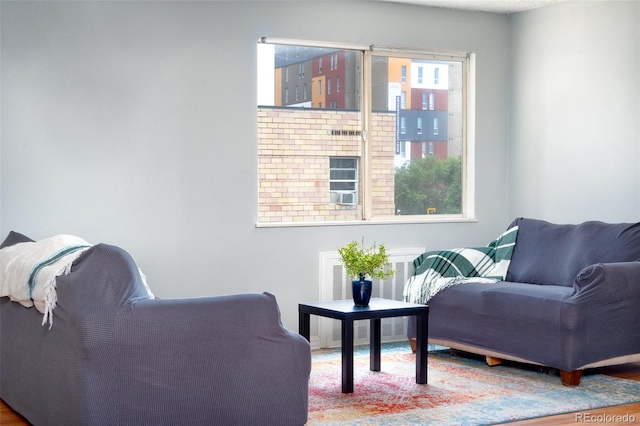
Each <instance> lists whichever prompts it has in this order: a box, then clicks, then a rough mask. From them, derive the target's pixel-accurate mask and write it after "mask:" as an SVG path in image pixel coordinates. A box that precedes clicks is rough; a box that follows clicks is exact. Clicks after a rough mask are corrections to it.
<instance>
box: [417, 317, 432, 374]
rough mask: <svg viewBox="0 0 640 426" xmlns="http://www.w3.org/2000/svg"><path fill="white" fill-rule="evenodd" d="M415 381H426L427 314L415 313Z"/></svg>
mask: <svg viewBox="0 0 640 426" xmlns="http://www.w3.org/2000/svg"><path fill="white" fill-rule="evenodd" d="M416 322H417V327H416V383H418V384H426V383H427V352H428V351H427V340H428V327H429V316H428V314H426V313H425V314H423V315H416Z"/></svg>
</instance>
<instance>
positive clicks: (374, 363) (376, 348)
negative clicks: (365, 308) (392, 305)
mask: <svg viewBox="0 0 640 426" xmlns="http://www.w3.org/2000/svg"><path fill="white" fill-rule="evenodd" d="M369 323H370V326H369V344H370V346H369V370H371V371H380V346H381V344H382V341H381V337H380V335H381V334H382V333H381V331H382V330H381V320H380V318H374V319H371V320H369Z"/></svg>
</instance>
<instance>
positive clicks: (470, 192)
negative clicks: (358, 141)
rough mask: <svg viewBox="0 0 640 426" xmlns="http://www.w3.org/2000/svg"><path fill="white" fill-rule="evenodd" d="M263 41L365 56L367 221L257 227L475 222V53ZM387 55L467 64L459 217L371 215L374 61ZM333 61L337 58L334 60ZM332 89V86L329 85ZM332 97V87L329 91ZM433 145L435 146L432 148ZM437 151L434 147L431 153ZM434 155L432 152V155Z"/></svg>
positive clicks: (364, 184) (363, 197) (362, 166)
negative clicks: (370, 131) (369, 137)
mask: <svg viewBox="0 0 640 426" xmlns="http://www.w3.org/2000/svg"><path fill="white" fill-rule="evenodd" d="M259 41H261V42H263V43H271V44H289V45H295V46H305V45H306V46H312V47H326V48H336V49H346V50H360V51H362V52H363V54H364V56H363V72H362V79H363V81H362V85H361V87H363V93H362V114H363V120H362V124H363V130H362V139H363V155H362V157H361V158H360V161H359V162H358V168H360V169H361V171H362V174H361V179H362V181H361V182H360V185H359V188H361V189H362V190H363V193H362V194H358V202H359V203H362V204H363V219H362V220H357V221H339V220H336V221H330V222H302V223H298V222H296V223H292V222H259V221H258V222H257V223H256V227H291V226H344V225H375V224H384V223H434V222H436V223H437V222H440V223H447V222H475V221H477V219H476V217H475V92H476V87H475V86H476V72H475V70H476V55H475V53H464V52H433V51H428V50H421V49H403V48H394V47H386V46H376V45H358V44H349V43H332V42H317V41H305V40H298V39H276V38H267V37H262V38H261V39H260V40H259ZM376 54H380V55H385V56H390V57H402V56H404V57H407V58H411V57H412V55H420V57H425V58H430V59H434V60H437V59H441V60H445V61H446V60H449V61H451V60H461V61H462V62H463V81H462V90H463V95H462V96H463V103H464V108H463V123H462V126H463V131H462V132H463V140H464V142H463V144H464V148H463V152H464V154H463V166H462V174H463V175H462V183H463V187H464V188H463V191H462V213H461V214H459V215H417V216H393V217H372V214H371V194H370V193H369V190H370V189H369V188H368V187H369V186H370V182H371V158H370V156H371V152H370V151H371V149H370V147H369V145H368V143H367V137H366V135H367V132H368V127H369V124H370V123H371V108H370V102H371V93H370V90H369V89H365V88H370V87H371V81H372V76H371V71H372V70H371V57H372V55H376ZM332 59H333V58H332ZM435 70H437V71H434V80H435V81H436V82H437V80H439V73H438V71H439V70H438V69H437V67H436V68H435ZM327 86H328V85H327ZM327 93H329V87H327ZM430 145H431V144H430ZM432 149H433V148H431V146H430V151H431V150H432ZM431 153H432V151H431V152H430V154H431Z"/></svg>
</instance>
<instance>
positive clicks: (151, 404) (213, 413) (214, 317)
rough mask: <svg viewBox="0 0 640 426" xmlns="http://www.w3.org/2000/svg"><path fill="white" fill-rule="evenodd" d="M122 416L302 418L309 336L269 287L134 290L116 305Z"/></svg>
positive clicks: (260, 421)
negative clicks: (178, 294)
mask: <svg viewBox="0 0 640 426" xmlns="http://www.w3.org/2000/svg"><path fill="white" fill-rule="evenodd" d="M115 333H116V336H115V337H116V338H115V340H116V342H115V343H116V344H115V349H116V351H117V357H116V359H117V362H116V376H117V381H118V386H119V398H118V400H119V409H118V412H119V413H121V416H122V417H123V419H122V420H123V421H122V422H121V423H122V424H136V422H137V421H138V419H145V422H144V423H147V424H181V425H188V424H193V425H197V424H229V425H232V424H245V425H251V424H256V425H269V424H282V425H285V424H304V423H305V422H306V420H307V410H308V383H309V373H310V371H311V351H310V346H309V343H308V342H307V341H306V340H305V339H304V338H303V337H302V336H300V335H298V334H297V333H293V332H291V331H289V330H287V329H286V328H284V327H283V326H282V323H281V321H280V312H279V309H278V305H277V303H276V300H275V297H274V296H272V295H270V294H268V293H264V294H239V295H230V296H219V297H203V298H192V299H159V300H158V299H156V300H142V301H139V302H137V303H135V304H134V305H133V306H132V307H131V308H130V309H127V310H124V311H122V312H120V313H119V314H118V319H117V321H116V330H115Z"/></svg>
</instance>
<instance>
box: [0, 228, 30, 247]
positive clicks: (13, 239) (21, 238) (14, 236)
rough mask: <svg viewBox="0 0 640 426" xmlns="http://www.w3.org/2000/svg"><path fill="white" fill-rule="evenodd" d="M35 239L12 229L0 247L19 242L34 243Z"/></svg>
mask: <svg viewBox="0 0 640 426" xmlns="http://www.w3.org/2000/svg"><path fill="white" fill-rule="evenodd" d="M32 242H33V240H32V239H31V238H29V237H27V236H26V235H22V234H20V233H19V232H15V231H11V232H9V235H7V238H5V239H4V241H3V242H2V244H1V245H0V249H3V248H5V247H10V246H13V245H16V244H19V243H32Z"/></svg>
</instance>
